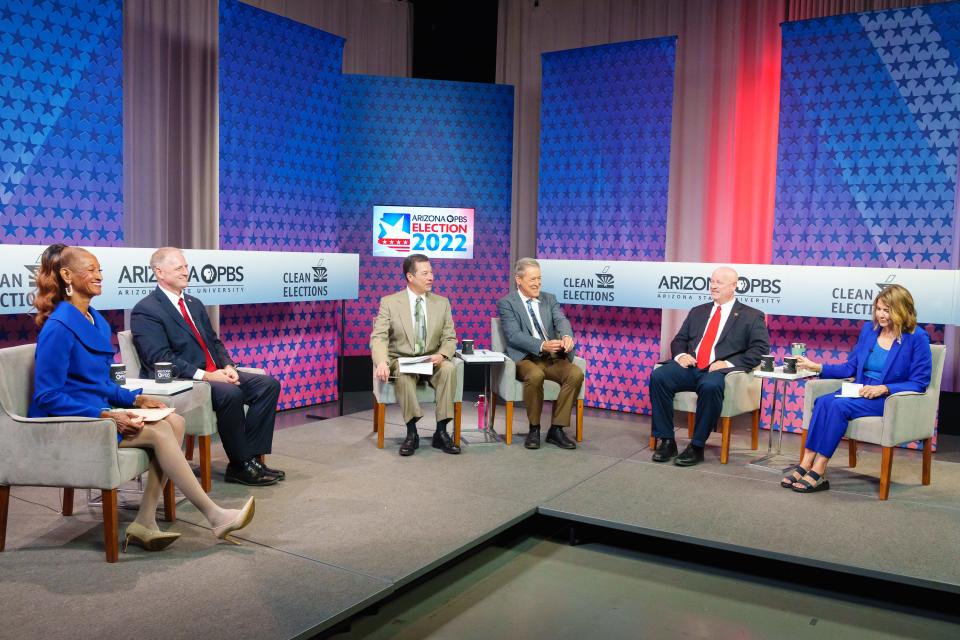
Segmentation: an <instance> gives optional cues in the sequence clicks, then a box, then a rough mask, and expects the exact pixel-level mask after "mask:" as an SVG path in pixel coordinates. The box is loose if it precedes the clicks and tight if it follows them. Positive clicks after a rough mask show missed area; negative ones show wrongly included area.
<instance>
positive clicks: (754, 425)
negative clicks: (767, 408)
mask: <svg viewBox="0 0 960 640" xmlns="http://www.w3.org/2000/svg"><path fill="white" fill-rule="evenodd" d="M750 448H751V449H753V450H754V451H756V450H757V449H759V448H760V409H757V410H756V411H754V412H753V414H752V415H751V425H750Z"/></svg>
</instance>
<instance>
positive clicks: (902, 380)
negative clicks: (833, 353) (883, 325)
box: [820, 321, 933, 394]
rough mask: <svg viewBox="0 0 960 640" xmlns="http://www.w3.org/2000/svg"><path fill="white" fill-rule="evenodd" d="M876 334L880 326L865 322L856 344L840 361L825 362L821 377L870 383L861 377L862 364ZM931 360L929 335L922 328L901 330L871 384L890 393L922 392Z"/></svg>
mask: <svg viewBox="0 0 960 640" xmlns="http://www.w3.org/2000/svg"><path fill="white" fill-rule="evenodd" d="M879 336H880V327H877V328H876V329H874V328H873V322H869V321H868V322H867V323H865V324H864V325H863V328H862V329H861V330H860V336H859V337H858V338H857V344H856V345H854V347H853V351H852V352H851V353H850V355H849V356H848V357H847V361H846V362H844V363H841V364H825V365H823V371H821V372H820V377H821V378H850V377H853V378H854V379H855V381H856V382H858V383H860V384H874V383H872V382H871V381H868V380H867V379H866V378H864V377H863V367H864V365H865V364H866V363H867V358H868V357H870V351H871V350H873V345H875V344H876V343H877V338H878V337H879ZM932 368H933V361H932V358H931V356H930V336H928V335H927V332H926V331H924V330H923V328H922V327H917V328H916V329H914V331H913V333H905V334H903V335H902V336H900V339H899V340H894V341H893V344H892V345H891V346H890V353H888V354H887V361H886V362H885V363H884V365H883V371H882V372H881V374H880V381H879V382H877V383H875V384H883V385H886V386H887V388H888V389H890V393H891V394H893V393H899V392H900V391H917V392H920V393H922V392H923V391H925V390H926V388H927V385H929V384H930V370H931V369H932Z"/></svg>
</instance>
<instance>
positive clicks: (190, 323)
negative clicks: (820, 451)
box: [178, 298, 699, 371]
mask: <svg viewBox="0 0 960 640" xmlns="http://www.w3.org/2000/svg"><path fill="white" fill-rule="evenodd" d="M178 302H179V303H180V313H182V314H183V319H184V320H186V321H187V325H188V326H189V327H190V330H191V331H193V337H194V338H196V339H197V342H199V343H200V346H201V347H203V355H204V356H205V357H206V359H207V367H206V370H207V371H216V370H217V363H216V362H214V361H213V356H211V355H210V349H207V343H206V342H204V341H203V338H201V337H200V332H199V331H197V325H195V324H193V320H191V319H190V314H189V313H187V305H185V304H183V298H180V300H179V301H178ZM698 362H699V361H698Z"/></svg>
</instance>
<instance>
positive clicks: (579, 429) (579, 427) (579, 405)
mask: <svg viewBox="0 0 960 640" xmlns="http://www.w3.org/2000/svg"><path fill="white" fill-rule="evenodd" d="M577 442H583V400H577Z"/></svg>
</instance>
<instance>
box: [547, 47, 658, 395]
mask: <svg viewBox="0 0 960 640" xmlns="http://www.w3.org/2000/svg"><path fill="white" fill-rule="evenodd" d="M675 52H676V38H674V37H669V38H655V39H650V40H638V41H632V42H622V43H618V44H611V45H603V46H597V47H586V48H582V49H572V50H568V51H558V52H554V53H546V54H543V57H542V62H543V65H542V69H543V72H542V73H543V77H542V87H543V93H542V101H541V107H540V187H539V200H538V223H537V255H538V256H539V257H541V258H557V259H570V260H574V259H584V260H604V259H607V260H663V259H664V251H665V243H666V229H667V188H668V184H669V170H670V128H671V122H672V112H673V78H674V61H675ZM615 286H629V283H616V285H615ZM565 312H566V314H567V316H568V318H569V319H570V322H571V324H572V325H573V328H574V332H575V334H576V335H577V337H578V339H579V341H580V344H579V347H578V353H579V354H580V355H581V356H583V357H584V358H585V359H586V360H587V362H588V369H587V379H586V383H585V384H586V397H585V404H587V405H588V406H593V407H601V408H605V409H616V410H618V411H631V412H636V413H649V412H650V396H649V380H650V372H651V371H652V370H653V366H654V365H655V364H656V362H657V360H658V359H659V356H660V321H661V313H660V310H659V309H627V308H606V307H594V306H587V305H566V306H565Z"/></svg>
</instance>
